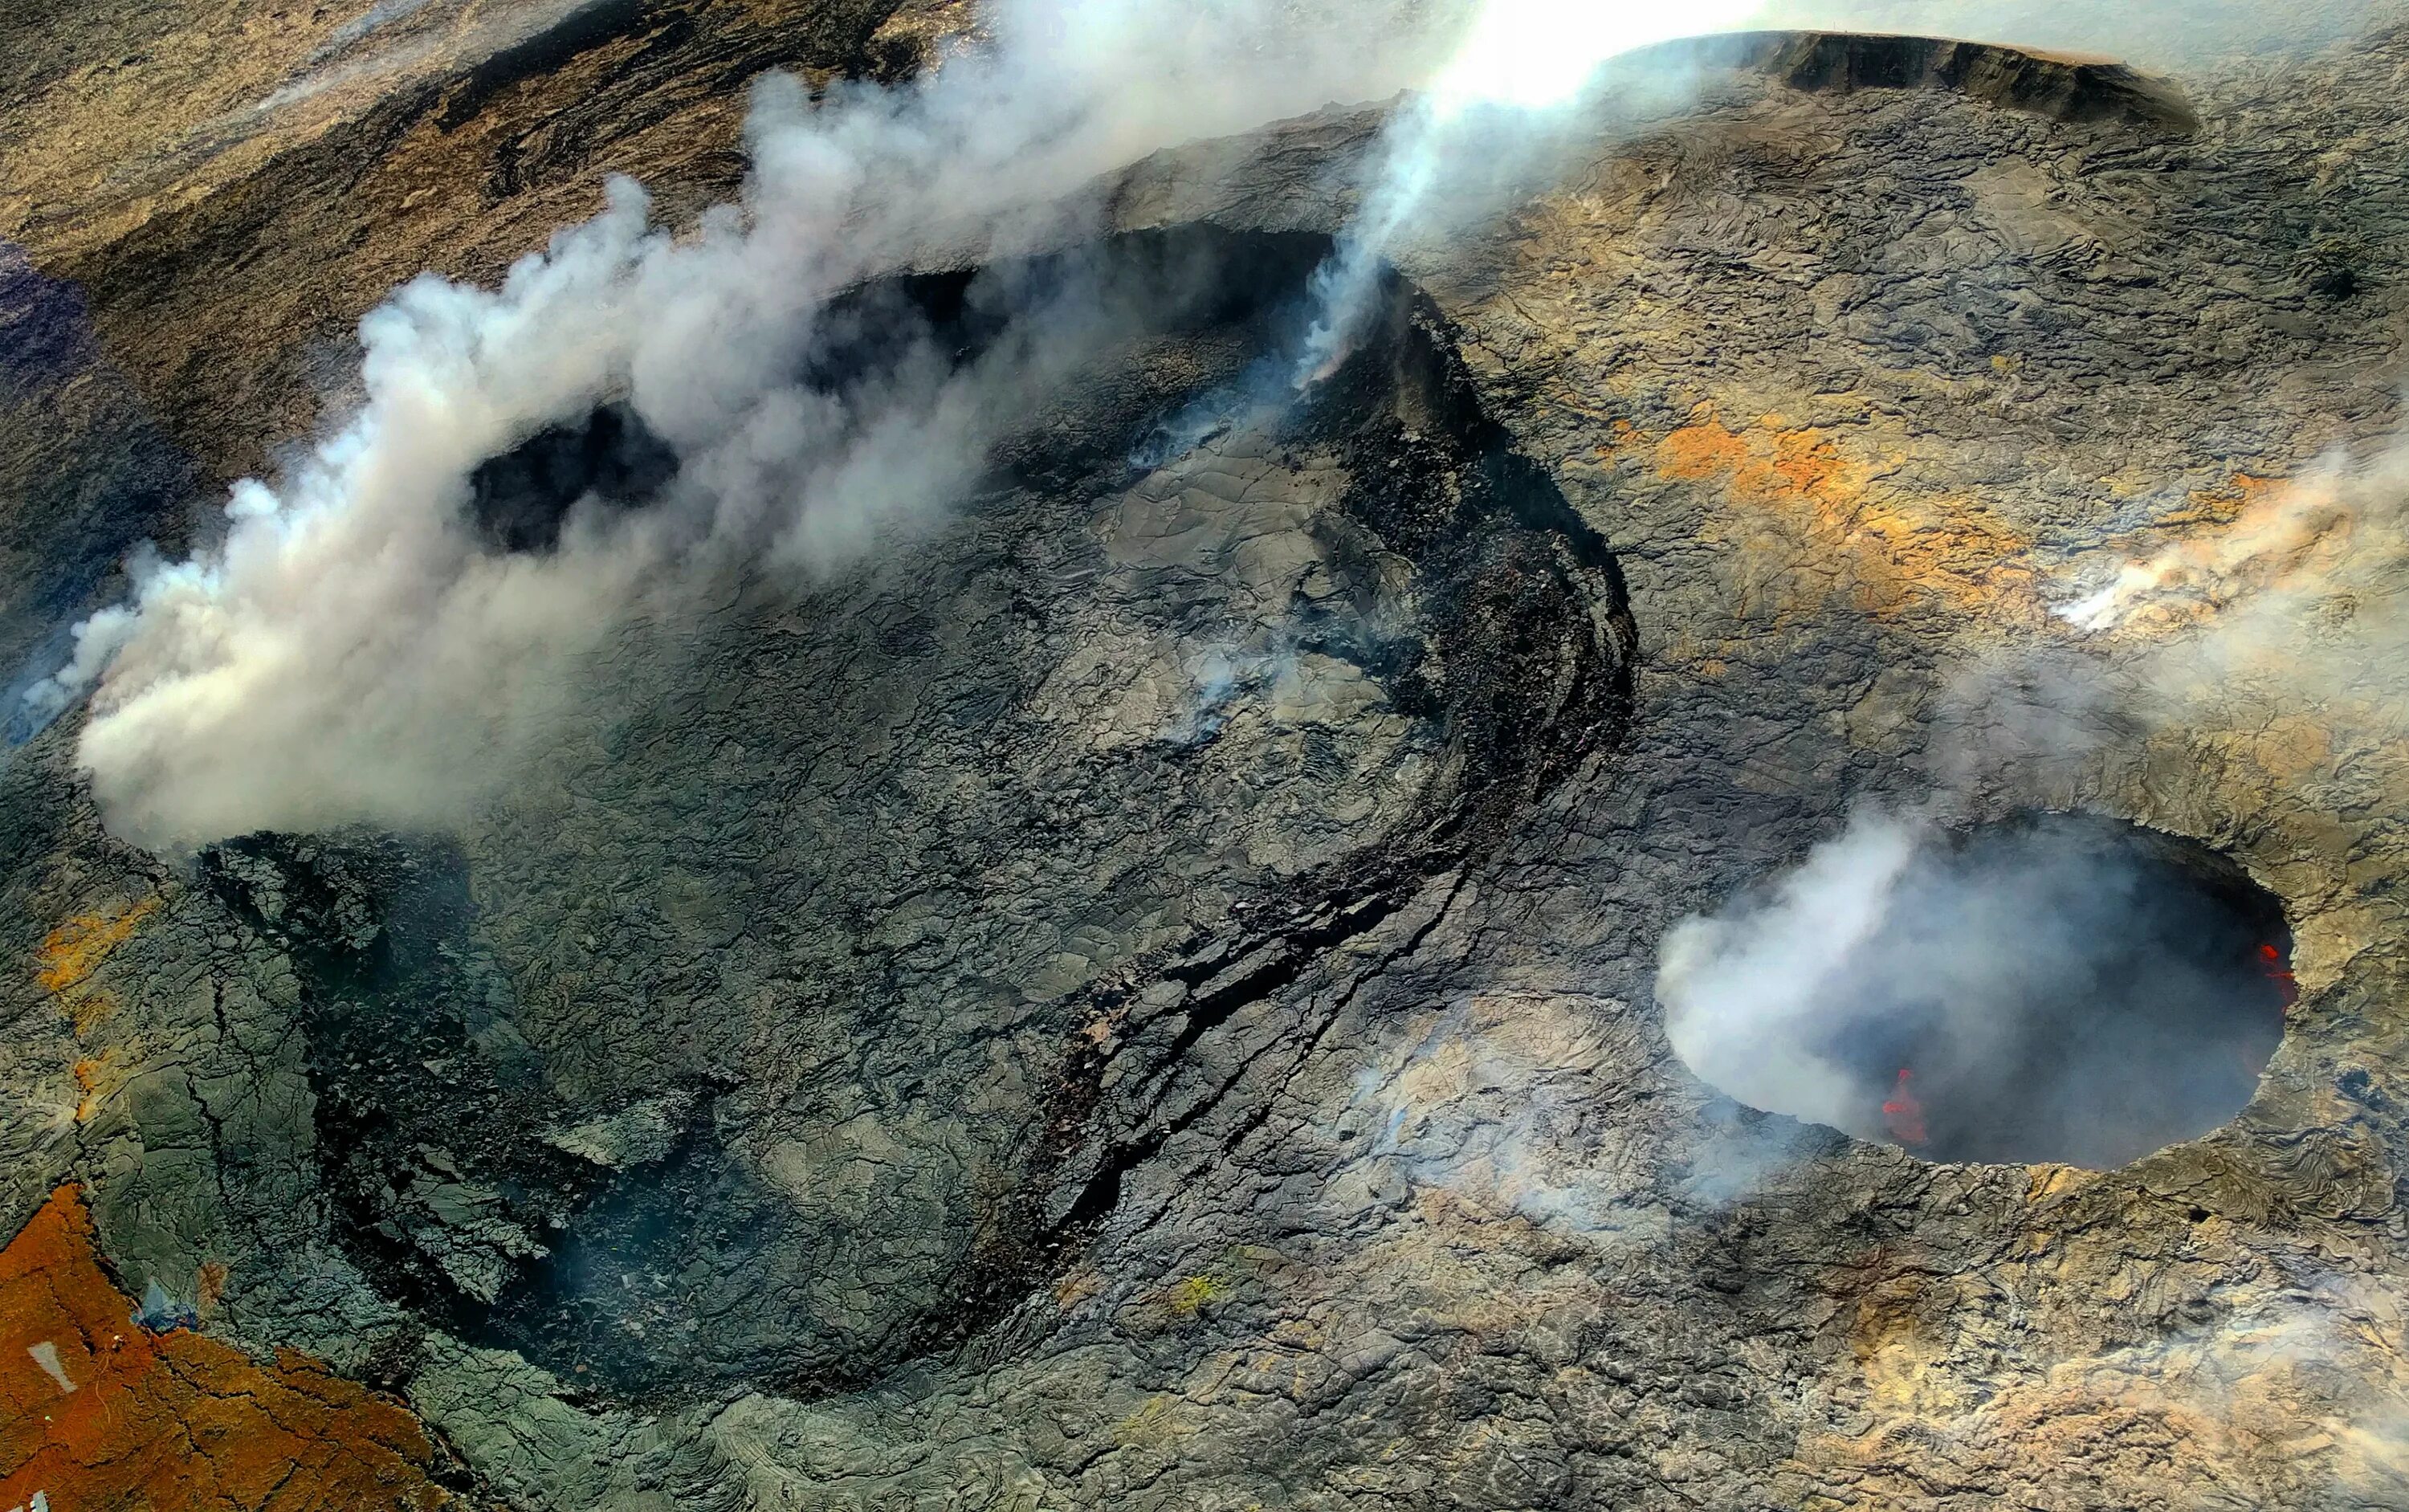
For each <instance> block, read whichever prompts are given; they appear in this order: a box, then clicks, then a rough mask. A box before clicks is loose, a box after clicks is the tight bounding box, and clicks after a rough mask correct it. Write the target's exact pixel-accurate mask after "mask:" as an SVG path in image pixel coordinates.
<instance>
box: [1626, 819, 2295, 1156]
mask: <svg viewBox="0 0 2409 1512" xmlns="http://www.w3.org/2000/svg"><path fill="white" fill-rule="evenodd" d="M1657 997H1658V999H1659V1001H1660V1002H1662V1003H1663V1005H1664V1007H1665V1009H1666V1030H1667V1033H1668V1035H1669V1036H1670V1038H1671V1041H1672V1044H1673V1047H1674V1049H1675V1051H1676V1052H1677V1053H1678V1054H1679V1055H1680V1057H1681V1059H1682V1061H1683V1063H1684V1064H1686V1065H1687V1066H1688V1067H1689V1068H1690V1069H1691V1070H1692V1071H1693V1072H1695V1073H1697V1074H1698V1075H1699V1076H1700V1077H1701V1078H1702V1079H1704V1080H1705V1081H1707V1082H1708V1083H1709V1084H1710V1085H1712V1086H1713V1087H1716V1088H1717V1089H1718V1090H1720V1091H1723V1092H1724V1093H1726V1094H1727V1095H1729V1096H1731V1097H1733V1098H1735V1099H1737V1100H1738V1101H1740V1102H1745V1103H1747V1104H1749V1105H1750V1106H1752V1107H1755V1108H1759V1109H1762V1110H1764V1111H1767V1112H1770V1113H1780V1114H1787V1115H1790V1116H1794V1117H1797V1118H1801V1119H1805V1120H1808V1121H1810V1122H1814V1123H1821V1124H1825V1125H1828V1126H1830V1127H1832V1128H1835V1129H1839V1130H1843V1131H1845V1132H1847V1133H1850V1134H1854V1135H1855V1136H1857V1137H1859V1138H1861V1139H1868V1140H1873V1141H1879V1142H1882V1143H1885V1144H1889V1145H1897V1146H1898V1147H1900V1148H1903V1149H1905V1150H1907V1151H1909V1152H1910V1153H1911V1154H1913V1155H1916V1156H1919V1157H1921V1158H1923V1159H1931V1160H1953V1161H1954V1160H1990V1161H2019V1162H2027V1161H2028V1162H2059V1163H2065V1164H2070V1165H2077V1166H2084V1167H2088V1168H2092V1169H2100V1170H2104V1169H2108V1168H2112V1167H2114V1166H2119V1165H2123V1164H2126V1163H2127V1162H2128V1161H2131V1160H2134V1159H2139V1158H2140V1157H2142V1156H2143V1155H2147V1154H2149V1153H2150V1152H2152V1151H2153V1150H2157V1149H2159V1148H2162V1147H2164V1146H2165V1145H2171V1144H2175V1143H2179V1142H2181V1141H2184V1140H2187V1139H2194V1138H2198V1137H2199V1136H2200V1135H2202V1134H2205V1133H2208V1132H2209V1131H2210V1130H2214V1129H2215V1128H2217V1127H2218V1126H2220V1125H2222V1124H2224V1123H2225V1122H2227V1121H2228V1120H2229V1119H2231V1118H2232V1117H2233V1116H2235V1115H2237V1114H2239V1113H2240V1112H2241V1111H2242V1110H2243V1107H2244V1106H2246V1105H2247V1104H2248V1103H2249V1102H2250V1100H2251V1098H2252V1097H2253V1096H2254V1095H2255V1093H2256V1091H2257V1088H2258V1077H2259V1073H2261V1072H2262V1071H2264V1070H2265V1068H2266V1066H2267V1063H2268V1061H2269V1060H2270V1059H2271V1058H2272V1056H2273V1054H2274V1052H2275V1048H2276V1046H2277V1044H2279V1043H2280V1042H2281V1041H2282V1039H2283V1035H2284V1030H2285V1023H2286V1015H2287V1013H2288V1012H2289V1010H2290V1008H2291V1005H2292V1003H2293V1001H2294V1000H2295V999H2296V997H2297V989H2296V987H2295V986H2294V985H2293V980H2292V974H2291V933H2290V930H2289V929H2288V927H2287V925H2286V922H2285V917H2284V912H2283V908H2282V906H2281V905H2280V904H2279V903H2278V902H2277V900H2275V898H2274V897H2273V896H2272V894H2270V893H2269V892H2267V891H2266V890H2265V889H2263V888H2261V887H2259V886H2258V885H2257V884H2255V883H2254V882H2252V881H2251V880H2250V879H2249V877H2248V876H2247V875H2246V874H2245V873H2244V872H2243V871H2242V870H2241V868H2239V867H2238V866H2236V865H2235V864H2234V863H2233V862H2231V861H2230V860H2229V859H2227V858H2226V857H2222V856H2219V855H2217V854H2216V853H2215V852H2214V851H2211V850H2209V849H2207V848H2206V847H2204V846H2201V845H2200V844H2197V843H2195V842H2190V841H2187V840H2183V839H2179V838H2176V837H2174V836H2171V835H2166V834H2162V833H2159V832H2157V831H2155V830H2150V829H2146V828H2141V827H2139V826H2135V825H2131V824H2126V823H2123V822H2120V821H2116V820H2112V819H2105V818H2100V817H2098V816H2095V815H2086V814H2023V815H2018V816H2015V817H2013V818H2011V819H2008V820H2005V821H2001V822H1998V823H1993V824H1987V825H1981V826H1975V827H1970V828H1959V829H1942V828H1935V827H1930V826H1925V825H1920V824H1915V823H1911V822H1908V821H1904V820H1898V819H1894V818H1889V817H1886V816H1880V815H1868V814H1860V815H1859V816H1858V817H1857V818H1856V819H1855V820H1854V821H1853V823H1852V824H1851V826H1850V827H1849V828H1848V830H1847V831H1846V832H1845V833H1844V834H1842V835H1841V836H1839V838H1837V839H1835V840H1833V841H1830V842H1825V844H1824V845H1821V846H1819V847H1817V849H1816V850H1815V852H1814V853H1813V854H1812V855H1810V857H1808V858H1807V860H1806V861H1805V862H1804V863H1803V864H1802V865H1801V866H1800V867H1798V868H1797V869H1796V871H1791V872H1789V873H1787V874H1785V875H1782V876H1781V877H1779V878H1776V879H1773V880H1771V881H1770V882H1769V883H1767V884H1765V885H1763V886H1759V887H1757V888H1755V889H1753V890H1751V891H1750V892H1748V893H1745V894H1743V895H1741V896H1740V897H1738V898H1737V899H1735V900H1732V901H1730V902H1729V903H1727V904H1726V905H1724V907H1723V908H1722V909H1721V910H1719V911H1718V912H1716V913H1715V914H1712V915H1708V916H1694V917H1692V918H1689V919H1686V920H1684V921H1682V922H1681V924H1679V925H1677V926H1676V927H1675V928H1674V929H1672V930H1671V931H1669V932H1668V933H1667V935H1666V941H1665V944H1664V947H1663V951H1662V958H1661V961H1660V972H1659V975H1658V980H1657Z"/></svg>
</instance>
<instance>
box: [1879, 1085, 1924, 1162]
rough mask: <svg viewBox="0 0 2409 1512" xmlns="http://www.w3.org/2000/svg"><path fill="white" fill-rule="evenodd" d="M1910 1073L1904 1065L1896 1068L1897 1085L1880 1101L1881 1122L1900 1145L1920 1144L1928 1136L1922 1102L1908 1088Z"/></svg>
mask: <svg viewBox="0 0 2409 1512" xmlns="http://www.w3.org/2000/svg"><path fill="white" fill-rule="evenodd" d="M1910 1074H1911V1073H1910V1072H1909V1071H1908V1069H1907V1068H1906V1067H1905V1066H1901V1067H1900V1068H1899V1069H1898V1085H1897V1087H1893V1088H1892V1089H1891V1094H1890V1096H1889V1097H1888V1098H1887V1099H1885V1100H1884V1101H1883V1102H1882V1123H1883V1125H1884V1126H1885V1127H1886V1128H1888V1129H1889V1130H1890V1137H1891V1138H1893V1139H1895V1140H1897V1141H1898V1142H1899V1143H1900V1144H1902V1145H1921V1144H1923V1143H1924V1142H1925V1141H1926V1139H1927V1138H1929V1137H1930V1136H1929V1135H1928V1134H1927V1133H1926V1130H1925V1128H1924V1104H1923V1103H1922V1102H1918V1101H1917V1100H1916V1096H1915V1094H1914V1093H1913V1092H1911V1091H1910V1090H1909V1089H1908V1086H1907V1079H1908V1077H1909V1075H1910Z"/></svg>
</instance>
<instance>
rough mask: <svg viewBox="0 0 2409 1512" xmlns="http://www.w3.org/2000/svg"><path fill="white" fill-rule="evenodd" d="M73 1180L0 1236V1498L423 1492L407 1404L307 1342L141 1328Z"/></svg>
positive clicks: (431, 1494)
mask: <svg viewBox="0 0 2409 1512" xmlns="http://www.w3.org/2000/svg"><path fill="white" fill-rule="evenodd" d="M133 1311H134V1307H133V1303H131V1302H129V1301H128V1300H127V1299H126V1297H125V1296H124V1295H123V1293H121V1292H120V1291H119V1290H118V1289H117V1287H116V1286H115V1285H114V1284H113V1283H112V1282H111V1281H110V1280H109V1278H108V1275H107V1274H104V1273H103V1272H102V1270H101V1268H100V1263H99V1259H98V1256H97V1255H96V1253H95V1252H94V1246H93V1230H92V1219H91V1217H89V1216H88V1215H87V1214H86V1213H85V1211H84V1207H83V1203H82V1202H81V1200H80V1198H79V1196H78V1194H77V1191H76V1189H75V1188H72V1187H62V1188H59V1189H58V1190H57V1191H55V1192H53V1193H52V1194H51V1195H50V1201H49V1202H46V1203H44V1204H43V1206H42V1209H41V1211H40V1212H38V1213H37V1214H36V1215H35V1217H34V1219H33V1221H32V1222H30V1223H28V1224H27V1225H26V1226H25V1228H24V1230H23V1231H22V1232H21V1233H19V1234H18V1235H17V1237H16V1239H15V1240H13V1241H12V1242H11V1243H10V1244H9V1246H8V1247H7V1249H6V1250H0V1508H7V1507H18V1506H25V1505H34V1503H35V1498H36V1496H39V1497H40V1498H41V1502H42V1504H43V1505H48V1506H49V1507H50V1508H51V1512H78V1509H80V1508H86V1507H92V1508H99V1507H142V1508H148V1509H151V1512H184V1509H187V1508H195V1509H208V1512H219V1509H226V1512H233V1509H238V1508H239V1509H249V1508H274V1509H276V1512H311V1509H318V1508H324V1509H325V1512H337V1509H341V1512H351V1509H353V1508H364V1507H388V1508H405V1509H424V1508H435V1507H440V1506H445V1505H451V1504H452V1502H453V1498H452V1497H451V1496H450V1495H449V1494H448V1493H447V1492H445V1491H444V1490H443V1489H442V1488H441V1487H440V1486H437V1485H436V1484H435V1483H434V1482H433V1481H432V1480H430V1479H429V1478H428V1476H427V1465H428V1462H429V1461H430V1460H431V1458H432V1455H433V1450H432V1447H430V1445H429V1444H428V1442H427V1439H426V1433H424V1432H423V1431H422V1430H421V1429H420V1427H419V1425H418V1423H417V1421H416V1419H414V1418H411V1415H410V1414H409V1413H408V1412H407V1411H405V1410H404V1409H402V1408H401V1407H399V1406H397V1405H396V1404H393V1403H391V1402H387V1401H385V1400H382V1399H381V1398H379V1397H377V1396H375V1395H372V1394H371V1393H370V1392H369V1391H368V1390H367V1389H366V1388H365V1387H362V1386H360V1385H358V1384H357V1383H355V1382H353V1381H347V1380H344V1379H342V1378H341V1377H339V1376H337V1375H333V1374H331V1373H329V1372H328V1371H327V1369H326V1367H325V1365H324V1364H322V1363H320V1362H319V1361H315V1360H312V1359H310V1358H309V1357H308V1356H306V1355H301V1354H297V1353H294V1352H292V1351H289V1350H285V1351H280V1352H279V1354H278V1356H277V1360H276V1362H275V1364H274V1365H272V1366H262V1365H258V1364H255V1363H253V1362H252V1361H251V1360H250V1359H249V1358H248V1357H247V1356H245V1355H244V1354H242V1353H241V1352H240V1351H239V1350H237V1349H234V1348H231V1347H229V1346H226V1345H224V1344H221V1343H219V1342H218V1341H216V1340H214V1339H209V1338H205V1337H203V1336H202V1335H200V1334H198V1333H195V1332H191V1331H190V1330H184V1329H178V1330H173V1331H170V1332H166V1333H155V1334H154V1333H151V1332H149V1331H148V1330H146V1329H143V1328H141V1327H139V1326H137V1324H135V1323H134V1322H133V1320H132V1316H131V1315H132V1313H133Z"/></svg>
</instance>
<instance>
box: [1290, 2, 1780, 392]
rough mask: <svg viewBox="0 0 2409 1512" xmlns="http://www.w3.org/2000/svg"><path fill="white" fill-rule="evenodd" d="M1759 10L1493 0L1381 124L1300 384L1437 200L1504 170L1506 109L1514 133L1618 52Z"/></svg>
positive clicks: (1565, 99) (1347, 337) (1585, 83)
mask: <svg viewBox="0 0 2409 1512" xmlns="http://www.w3.org/2000/svg"><path fill="white" fill-rule="evenodd" d="M1761 9H1762V0H1689V3H1687V4H1671V3H1666V0H1488V3H1486V4H1484V5H1482V6H1481V7H1480V8H1479V11H1478V12H1477V13H1476V14H1475V15H1474V17H1473V20H1472V23H1471V25H1470V26H1469V27H1468V28H1467V29H1466V30H1465V32H1464V36H1463V38H1462V40H1461V41H1460V42H1459V44H1458V45H1457V47H1456V49H1455V50H1454V52H1453V53H1452V54H1451V55H1450V57H1449V59H1448V61H1447V63H1446V65H1444V66H1443V67H1441V68H1440V69H1439V71H1438V73H1437V75H1436V76H1435V78H1434V79H1432V80H1431V83H1430V86H1429V88H1428V89H1427V90H1425V91H1424V92H1423V93H1422V94H1420V95H1418V96H1416V97H1415V98H1414V99H1412V100H1410V101H1408V102H1406V105H1405V106H1404V107H1402V108H1400V109H1399V111H1398V112H1397V114H1396V115H1394V116H1393V117H1392V118H1391V120H1390V122H1389V124H1388V126H1387V128H1386V130H1385V131H1384V132H1383V133H1382V136H1381V140H1380V144H1379V146H1378V149H1377V150H1376V153H1375V164H1374V172H1373V174H1372V175H1371V177H1370V179H1369V181H1368V187H1367V188H1366V190H1365V192H1364V196H1363V204H1362V206H1361V207H1360V208H1359V209H1357V211H1356V213H1355V216H1354V219H1353V220H1352V221H1351V222H1350V223H1349V224H1348V226H1347V228H1346V230H1345V231H1344V232H1343V233H1341V235H1340V236H1339V238H1338V244H1337V247H1336V248H1335V250H1334V251H1333V252H1332V253H1331V256H1330V259H1329V261H1328V262H1326V263H1325V264H1323V266H1321V267H1320V269H1318V270H1317V271H1316V272H1315V274H1314V280H1313V290H1312V297H1313V313H1312V316H1311V320H1310V324H1309V325H1308V328H1307V332H1306V336H1305V343H1304V347H1303V350H1302V352H1301V353H1300V354H1299V356H1298V358H1297V361H1296V364H1295V368H1294V372H1293V374H1292V375H1291V376H1292V381H1293V383H1294V385H1295V386H1296V387H1298V388H1304V387H1305V386H1307V385H1309V384H1312V383H1314V382H1318V381H1320V379H1322V378H1324V377H1326V376H1328V375H1329V374H1330V373H1331V372H1333V371H1334V370H1335V369H1336V367H1338V365H1339V364H1340V363H1342V362H1344V361H1345V360H1346V357H1347V353H1349V350H1351V349H1352V348H1353V346H1354V344H1355V341H1356V339H1357V338H1358V337H1359V336H1360V335H1361V334H1362V326H1363V321H1364V319H1365V317H1366V316H1367V315H1368V314H1369V312H1370V310H1372V308H1373V305H1374V302H1375V295H1376V292H1377V289H1378V283H1379V279H1380V269H1381V267H1382V266H1383V265H1384V264H1385V263H1387V262H1388V261H1389V260H1390V258H1391V257H1392V255H1393V253H1394V252H1395V251H1396V243H1397V240H1398V238H1399V237H1400V236H1401V235H1403V234H1404V233H1405V232H1406V229H1407V228H1408V227H1409V226H1411V225H1413V224H1414V223H1416V222H1418V221H1420V220H1421V219H1422V218H1424V217H1425V216H1426V215H1427V214H1428V213H1429V211H1430V209H1431V208H1432V203H1433V201H1434V200H1435V199H1442V198H1444V197H1446V196H1447V195H1448V194H1449V193H1450V190H1454V189H1458V188H1459V187H1460V186H1461V185H1462V183H1463V182H1464V179H1465V178H1466V177H1467V176H1468V177H1469V178H1471V179H1472V180H1474V181H1478V180H1480V179H1482V178H1490V179H1493V178H1494V177H1495V176H1496V174H1497V172H1498V170H1499V168H1500V167H1501V166H1502V165H1501V164H1500V163H1499V162H1498V161H1497V158H1496V155H1495V154H1496V153H1497V151H1499V149H1500V145H1501V140H1500V137H1499V135H1498V134H1497V132H1496V131H1495V130H1494V127H1495V124H1496V121H1497V117H1498V116H1499V115H1501V114H1505V115H1509V116H1511V117H1513V118H1515V119H1514V120H1513V122H1512V125H1511V128H1510V132H1520V131H1522V130H1526V129H1527V128H1528V124H1529V119H1530V118H1531V117H1533V116H1545V115H1548V114H1551V113H1553V112H1558V111H1562V110H1564V109H1565V108H1568V107H1571V106H1573V105H1574V104H1575V103H1576V102H1578V101H1580V99H1581V97H1582V95H1583V94H1585V93H1586V92H1587V91H1588V89H1589V87H1590V85H1591V84H1592V81H1593V80H1594V79H1596V78H1597V76H1598V72H1599V69H1600V68H1601V67H1602V66H1603V65H1605V64H1606V63H1607V62H1608V60H1610V59H1612V58H1614V57H1616V56H1617V55H1619V54H1621V53H1624V52H1628V51H1631V50H1634V49H1636V48H1642V47H1647V46H1649V45H1651V44H1652V43H1658V42H1666V41H1670V40H1672V39H1674V38H1676V37H1681V36H1695V35H1698V34H1700V33H1704V32H1717V31H1728V30H1731V29H1734V28H1736V27H1738V26H1739V25H1741V24H1743V23H1745V22H1747V21H1749V19H1750V18H1752V17H1753V16H1755V15H1757V14H1758V13H1759V12H1760V11H1761ZM1483 127H1488V128H1491V129H1488V130H1484V129H1482V128H1483ZM1505 139H1506V140H1507V141H1509V142H1510V140H1511V139H1512V137H1511V135H1510V134H1509V135H1508V136H1507V137H1506V138H1505Z"/></svg>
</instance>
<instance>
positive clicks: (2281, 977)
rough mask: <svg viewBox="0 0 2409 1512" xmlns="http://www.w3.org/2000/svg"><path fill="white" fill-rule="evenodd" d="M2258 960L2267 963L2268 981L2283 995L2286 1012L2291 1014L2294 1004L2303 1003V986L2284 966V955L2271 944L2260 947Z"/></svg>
mask: <svg viewBox="0 0 2409 1512" xmlns="http://www.w3.org/2000/svg"><path fill="white" fill-rule="evenodd" d="M2258 958H2259V959H2260V960H2261V961H2264V962H2265V963H2266V976H2267V980H2268V981H2270V982H2272V983H2274V984H2275V990H2276V991H2277V992H2280V993H2282V994H2283V997H2284V1012H2286V1013H2287V1014H2288V1013H2290V1012H2291V1011H2292V1004H2294V1003H2296V1002H2298V1001H2301V984H2300V982H2299V981H2298V980H2297V979H2296V978H2295V977H2294V976H2293V975H2292V973H2291V972H2289V971H2288V970H2286V968H2285V966H2284V953H2283V952H2282V951H2281V950H2278V949H2276V948H2275V947H2274V946H2273V945H2271V944H2262V945H2260V946H2259V947H2258Z"/></svg>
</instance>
